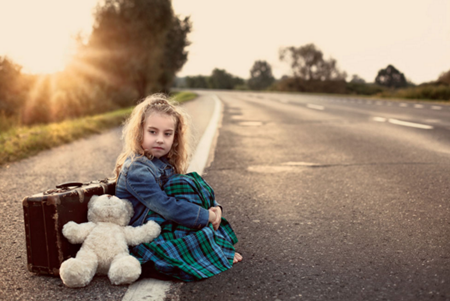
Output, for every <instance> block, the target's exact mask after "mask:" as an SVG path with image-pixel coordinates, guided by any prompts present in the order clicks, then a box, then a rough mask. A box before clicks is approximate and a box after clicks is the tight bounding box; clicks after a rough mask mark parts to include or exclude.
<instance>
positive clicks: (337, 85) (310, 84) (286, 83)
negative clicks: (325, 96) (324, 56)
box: [271, 77, 347, 94]
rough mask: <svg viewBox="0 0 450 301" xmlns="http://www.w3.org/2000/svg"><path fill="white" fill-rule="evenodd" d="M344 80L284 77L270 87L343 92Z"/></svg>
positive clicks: (287, 89) (344, 88)
mask: <svg viewBox="0 0 450 301" xmlns="http://www.w3.org/2000/svg"><path fill="white" fill-rule="evenodd" d="M346 85H347V84H346V82H345V81H344V80H303V79H299V78H293V77H284V78H282V79H281V80H279V81H278V82H276V83H275V84H274V85H273V86H272V87H271V89H274V90H276V91H290V92H310V93H311V92H313V93H338V94H345V93H346V90H347V86H346Z"/></svg>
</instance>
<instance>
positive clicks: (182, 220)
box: [114, 94, 242, 281]
mask: <svg viewBox="0 0 450 301" xmlns="http://www.w3.org/2000/svg"><path fill="white" fill-rule="evenodd" d="M187 133H188V128H187V123H186V117H185V116H184V115H183V113H182V111H181V110H180V108H178V107H176V106H174V105H173V104H172V103H170V102H169V101H168V99H167V98H166V97H165V96H164V95H162V94H155V95H152V96H149V97H147V98H146V99H144V101H142V102H141V103H140V104H138V105H137V106H136V107H135V108H134V110H133V112H132V113H131V116H130V118H129V119H128V121H127V123H126V125H125V127H124V131H123V139H124V149H123V151H122V153H121V154H120V155H119V157H118V158H117V162H116V168H115V171H114V172H115V174H116V177H117V183H116V195H117V197H119V198H123V199H127V200H129V201H130V202H131V203H132V204H133V207H134V215H133V217H132V219H131V222H130V224H131V225H133V226H139V225H142V224H143V223H145V222H146V221H148V220H153V221H155V222H157V223H158V224H159V225H160V226H161V235H160V236H158V237H157V238H156V239H154V240H153V241H152V242H150V243H147V244H141V245H138V246H136V247H133V248H131V249H130V251H131V253H132V254H133V255H134V256H135V257H136V258H137V259H138V260H139V261H140V262H141V264H145V266H151V267H152V269H153V270H156V271H157V272H159V273H162V274H164V275H168V276H172V277H175V278H178V279H181V280H183V281H192V280H196V279H204V278H208V277H211V276H214V275H216V274H218V273H220V272H222V271H225V270H228V269H229V268H231V267H232V265H233V263H236V262H239V261H241V260H242V256H241V255H240V254H239V253H237V252H235V250H234V247H233V245H234V244H235V243H236V242H237V238H236V235H235V234H234V232H233V230H232V228H231V226H230V224H229V223H228V222H227V220H226V219H224V218H223V217H222V208H221V206H220V205H219V204H218V203H217V202H216V200H215V198H214V191H213V190H212V189H211V187H210V186H209V185H208V184H207V183H206V182H205V181H204V180H203V179H202V178H201V177H200V176H199V175H198V174H197V173H190V174H187V175H184V173H185V172H186V169H187V161H188V137H187Z"/></svg>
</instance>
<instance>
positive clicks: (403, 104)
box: [400, 103, 408, 108]
mask: <svg viewBox="0 0 450 301" xmlns="http://www.w3.org/2000/svg"><path fill="white" fill-rule="evenodd" d="M400 106H401V107H404V108H405V107H407V106H408V104H406V103H401V104H400Z"/></svg>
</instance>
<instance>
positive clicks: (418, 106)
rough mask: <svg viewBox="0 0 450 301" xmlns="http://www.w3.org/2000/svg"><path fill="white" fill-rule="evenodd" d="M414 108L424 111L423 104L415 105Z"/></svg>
mask: <svg viewBox="0 0 450 301" xmlns="http://www.w3.org/2000/svg"><path fill="white" fill-rule="evenodd" d="M414 108H416V109H422V108H423V105H421V104H415V105H414Z"/></svg>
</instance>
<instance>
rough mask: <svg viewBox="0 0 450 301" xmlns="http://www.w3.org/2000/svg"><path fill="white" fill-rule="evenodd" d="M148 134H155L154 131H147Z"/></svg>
mask: <svg viewBox="0 0 450 301" xmlns="http://www.w3.org/2000/svg"><path fill="white" fill-rule="evenodd" d="M148 132H149V133H150V134H155V133H156V131H153V130H150V131H148Z"/></svg>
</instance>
